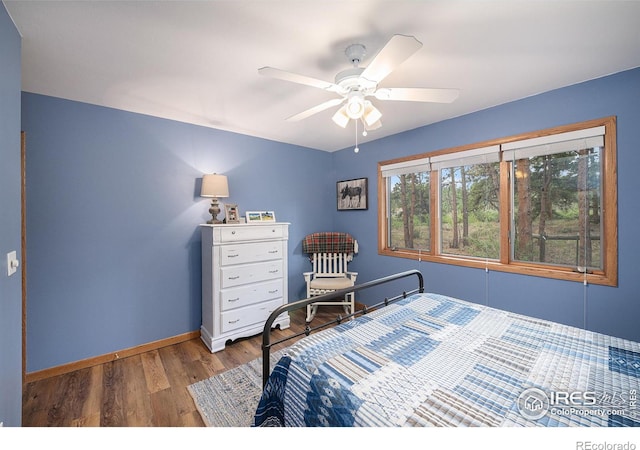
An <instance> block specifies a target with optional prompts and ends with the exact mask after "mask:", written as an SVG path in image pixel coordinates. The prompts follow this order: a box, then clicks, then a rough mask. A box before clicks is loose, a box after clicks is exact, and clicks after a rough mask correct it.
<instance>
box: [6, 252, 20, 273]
mask: <svg viewBox="0 0 640 450" xmlns="http://www.w3.org/2000/svg"><path fill="white" fill-rule="evenodd" d="M19 265H20V262H19V261H18V256H17V255H16V252H15V250H14V251H12V252H9V253H7V276H11V275H13V274H14V273H16V272H17V271H18V266H19Z"/></svg>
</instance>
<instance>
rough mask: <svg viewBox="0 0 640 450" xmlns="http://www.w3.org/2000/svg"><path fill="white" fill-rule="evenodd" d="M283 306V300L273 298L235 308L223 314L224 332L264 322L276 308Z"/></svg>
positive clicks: (222, 324) (222, 325)
mask: <svg viewBox="0 0 640 450" xmlns="http://www.w3.org/2000/svg"><path fill="white" fill-rule="evenodd" d="M279 306H282V300H271V301H268V302H264V303H260V304H257V305H252V306H247V307H245V308H239V309H233V310H231V311H226V312H223V313H222V314H221V316H220V317H221V320H222V323H221V324H220V325H221V327H222V332H223V333H226V332H228V331H233V330H236V329H238V328H242V327H246V326H249V325H253V324H256V323H260V322H264V321H266V320H267V318H268V317H269V314H271V313H272V312H273V311H274V310H275V309H276V308H278V307H279Z"/></svg>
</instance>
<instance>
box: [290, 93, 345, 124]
mask: <svg viewBox="0 0 640 450" xmlns="http://www.w3.org/2000/svg"><path fill="white" fill-rule="evenodd" d="M345 100H346V99H345V98H334V99H333V100H329V101H328V102H324V103H320V104H319V105H316V106H314V107H313V108H309V109H307V110H306V111H302V112H301V113H298V114H295V115H293V116H291V117H289V118H287V120H288V121H289V122H295V121H298V120H302V119H306V118H307V117H310V116H313V115H314V114H317V113H319V112H321V111H324V110H325V109H329V108H331V107H332V106H338V105H339V104H340V103H342V102H344V101H345Z"/></svg>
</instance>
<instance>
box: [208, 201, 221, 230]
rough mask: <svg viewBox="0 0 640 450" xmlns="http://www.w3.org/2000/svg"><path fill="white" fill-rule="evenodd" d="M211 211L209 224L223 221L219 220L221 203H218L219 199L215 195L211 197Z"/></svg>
mask: <svg viewBox="0 0 640 450" xmlns="http://www.w3.org/2000/svg"><path fill="white" fill-rule="evenodd" d="M209 213H211V219H210V220H207V223H208V224H211V225H213V224H218V223H222V220H218V217H217V216H218V214H220V203H218V199H217V198H216V197H213V198H212V199H211V208H209Z"/></svg>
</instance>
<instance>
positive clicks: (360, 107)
mask: <svg viewBox="0 0 640 450" xmlns="http://www.w3.org/2000/svg"><path fill="white" fill-rule="evenodd" d="M364 111H365V102H364V98H363V96H362V95H361V94H356V95H351V96H350V97H349V100H347V104H346V113H347V116H349V118H350V119H359V118H360V117H362V115H363V114H364Z"/></svg>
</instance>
